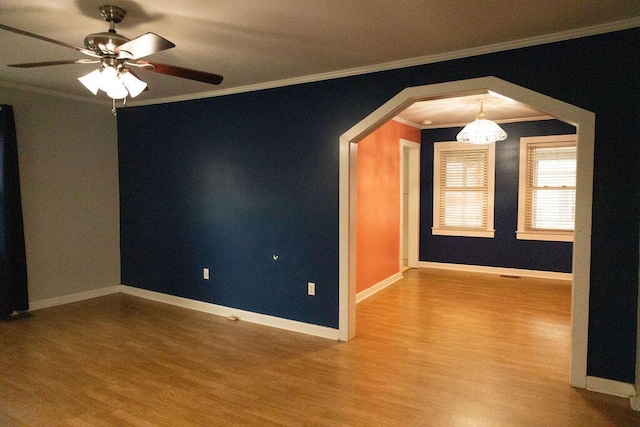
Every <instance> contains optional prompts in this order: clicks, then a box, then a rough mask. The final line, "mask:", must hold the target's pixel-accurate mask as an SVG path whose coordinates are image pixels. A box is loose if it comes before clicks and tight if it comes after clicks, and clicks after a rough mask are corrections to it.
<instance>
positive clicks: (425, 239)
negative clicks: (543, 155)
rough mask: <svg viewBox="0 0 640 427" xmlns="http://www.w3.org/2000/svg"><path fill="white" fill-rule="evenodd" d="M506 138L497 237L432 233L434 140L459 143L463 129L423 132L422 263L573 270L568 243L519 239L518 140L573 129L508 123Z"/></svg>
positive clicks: (499, 167)
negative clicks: (459, 134) (458, 138)
mask: <svg viewBox="0 0 640 427" xmlns="http://www.w3.org/2000/svg"><path fill="white" fill-rule="evenodd" d="M501 126H502V128H503V129H504V130H505V131H506V132H507V135H508V137H507V139H506V140H504V141H499V142H497V143H496V174H495V204H494V205H495V208H494V209H495V210H494V228H495V230H496V232H495V236H494V238H493V239H488V238H480V237H456V236H434V235H433V234H432V233H431V227H432V225H433V143H434V142H442V141H455V140H456V135H457V134H458V132H460V130H461V129H462V128H461V127H458V128H448V129H432V130H423V131H422V149H421V151H420V153H421V159H420V168H421V169H420V261H431V262H446V263H454V264H468V265H482V266H492V267H506V268H522V269H527V270H542V271H556V272H565V273H570V272H571V260H572V246H573V244H572V243H570V242H543V241H535V240H517V239H516V230H517V228H518V171H519V163H518V162H519V159H520V138H521V137H523V136H541V135H564V134H571V133H575V132H576V130H575V127H574V126H571V125H568V124H566V123H564V122H561V121H558V120H544V121H538V122H522V123H505V124H502V125H501Z"/></svg>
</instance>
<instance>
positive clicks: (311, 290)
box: [307, 282, 316, 295]
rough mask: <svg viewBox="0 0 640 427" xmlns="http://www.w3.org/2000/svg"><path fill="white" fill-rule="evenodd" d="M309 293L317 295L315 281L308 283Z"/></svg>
mask: <svg viewBox="0 0 640 427" xmlns="http://www.w3.org/2000/svg"><path fill="white" fill-rule="evenodd" d="M307 294H309V295H315V294H316V284H315V283H313V282H308V283H307Z"/></svg>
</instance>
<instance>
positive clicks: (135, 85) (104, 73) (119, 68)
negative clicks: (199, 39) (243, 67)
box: [0, 5, 222, 114]
mask: <svg viewBox="0 0 640 427" xmlns="http://www.w3.org/2000/svg"><path fill="white" fill-rule="evenodd" d="M99 10H100V14H101V15H102V17H103V18H104V19H105V21H107V22H109V24H110V26H109V31H106V32H101V33H93V34H89V35H88V36H87V37H86V38H85V39H84V47H78V46H74V45H71V44H68V43H65V42H61V41H58V40H54V39H51V38H49V37H45V36H41V35H38V34H34V33H30V32H27V31H23V30H19V29H17V28H12V27H9V26H6V25H3V24H0V29H2V30H7V31H11V32H14V33H17V34H21V35H24V36H28V37H33V38H35V39H38V40H43V41H46V42H49V43H54V44H57V45H60V46H64V47H68V48H71V49H74V50H76V51H78V52H80V53H83V54H85V55H87V56H89V57H90V58H82V59H70V60H60V61H49V62H32V63H26V64H11V65H8V66H9V67H17V68H33V67H48V66H51V65H66V64H100V67H99V68H98V69H96V70H94V71H92V72H91V73H89V74H87V75H85V76H83V77H80V78H78V80H80V82H81V83H82V84H83V85H84V86H85V87H86V88H87V89H89V90H90V91H91V92H92V93H93V94H94V95H97V94H98V91H99V90H102V91H104V92H106V93H107V95H108V96H109V97H110V98H111V99H112V100H113V113H114V114H115V111H116V110H115V105H116V104H115V103H116V99H122V100H123V101H124V102H125V103H126V99H127V97H128V96H130V97H131V98H134V97H136V96H138V95H139V94H140V93H142V92H143V91H144V90H147V84H146V83H145V82H143V81H142V80H140V78H138V76H137V75H136V73H135V72H134V71H133V70H132V68H139V69H143V70H147V71H153V72H156V73H159V74H165V75H169V76H175V77H182V78H184V79H189V80H196V81H199V82H204V83H209V84H214V85H218V84H220V83H221V82H222V76H220V75H218V74H213V73H208V72H205V71H198V70H192V69H189V68H182V67H177V66H175V65H168V64H160V63H157V62H153V63H152V62H147V61H143V60H141V58H144V57H146V56H149V55H152V54H154V53H157V52H161V51H163V50H167V49H171V48H172V47H175V44H173V43H171V42H170V41H169V40H167V39H165V38H163V37H161V36H159V35H157V34H155V33H146V34H143V35H141V36H139V37H136V38H134V39H132V40H130V39H128V38H126V37H124V36H122V35H120V34H118V33H117V32H116V30H115V24H117V23H120V22H121V21H122V20H123V19H124V16H125V15H126V11H125V10H124V9H122V8H120V7H117V6H112V5H104V6H100V8H99Z"/></svg>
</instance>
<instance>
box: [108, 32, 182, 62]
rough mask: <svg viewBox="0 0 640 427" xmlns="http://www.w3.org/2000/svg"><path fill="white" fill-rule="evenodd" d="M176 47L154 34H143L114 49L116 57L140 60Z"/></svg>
mask: <svg viewBox="0 0 640 427" xmlns="http://www.w3.org/2000/svg"><path fill="white" fill-rule="evenodd" d="M175 46H176V45H175V44H173V43H171V42H170V41H169V40H167V39H165V38H163V37H160V36H159V35H157V34H155V33H147V34H143V35H141V36H140V37H136V38H135V39H133V40H129V41H128V42H126V43H125V44H123V45H120V46H118V47H117V48H116V53H117V54H118V57H120V58H124V59H140V58H143V57H145V56H148V55H151V54H153V53H157V52H161V51H163V50H167V49H171V48H172V47H175Z"/></svg>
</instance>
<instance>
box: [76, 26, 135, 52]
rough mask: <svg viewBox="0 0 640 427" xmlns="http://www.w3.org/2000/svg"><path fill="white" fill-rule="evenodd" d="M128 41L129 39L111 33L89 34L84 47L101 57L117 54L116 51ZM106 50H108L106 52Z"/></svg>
mask: <svg viewBox="0 0 640 427" xmlns="http://www.w3.org/2000/svg"><path fill="white" fill-rule="evenodd" d="M128 41H129V39H128V38H126V37H125V36H121V35H120V34H118V33H116V32H110V31H109V32H103V33H94V34H89V35H88V36H87V37H85V39H84V46H85V47H86V48H87V49H89V50H91V51H93V52H95V53H97V54H99V55H101V54H115V49H116V48H117V47H119V46H121V45H123V44H125V43H126V42H128ZM104 49H106V51H105V50H104Z"/></svg>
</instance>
